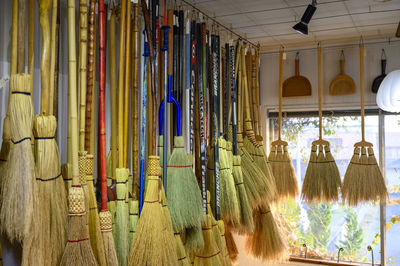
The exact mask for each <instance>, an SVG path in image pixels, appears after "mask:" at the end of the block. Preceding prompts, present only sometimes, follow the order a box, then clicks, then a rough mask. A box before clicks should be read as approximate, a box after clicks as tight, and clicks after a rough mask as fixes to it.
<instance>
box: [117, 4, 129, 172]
mask: <svg viewBox="0 0 400 266" xmlns="http://www.w3.org/2000/svg"><path fill="white" fill-rule="evenodd" d="M128 1H129V0H128ZM125 11H126V0H121V13H120V21H121V22H120V38H119V66H118V71H119V73H118V133H119V134H118V147H119V149H118V167H119V168H123V167H124V148H123V145H124V66H125V56H124V52H125Z"/></svg>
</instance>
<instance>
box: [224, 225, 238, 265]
mask: <svg viewBox="0 0 400 266" xmlns="http://www.w3.org/2000/svg"><path fill="white" fill-rule="evenodd" d="M225 241H226V248H227V250H228V255H229V258H230V259H231V261H232V263H233V264H237V260H238V254H239V251H238V249H237V246H236V243H235V240H234V239H233V235H232V231H231V230H230V229H229V226H225Z"/></svg>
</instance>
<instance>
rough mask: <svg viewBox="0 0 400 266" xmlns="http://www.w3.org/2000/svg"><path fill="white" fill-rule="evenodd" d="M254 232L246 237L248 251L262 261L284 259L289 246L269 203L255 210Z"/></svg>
mask: <svg viewBox="0 0 400 266" xmlns="http://www.w3.org/2000/svg"><path fill="white" fill-rule="evenodd" d="M254 222H255V228H254V233H253V234H252V235H249V236H248V237H247V239H246V244H245V248H246V250H247V252H249V253H250V254H252V255H253V256H255V257H256V258H259V259H261V260H262V261H271V262H272V261H282V260H283V259H284V258H285V257H286V255H287V254H286V252H287V249H288V248H287V246H286V241H285V239H284V238H283V236H282V234H281V231H280V229H279V227H278V225H277V224H276V222H275V219H274V217H273V215H272V212H271V208H270V207H269V205H268V204H267V203H265V204H263V205H262V206H260V207H259V208H257V209H256V210H255V211H254Z"/></svg>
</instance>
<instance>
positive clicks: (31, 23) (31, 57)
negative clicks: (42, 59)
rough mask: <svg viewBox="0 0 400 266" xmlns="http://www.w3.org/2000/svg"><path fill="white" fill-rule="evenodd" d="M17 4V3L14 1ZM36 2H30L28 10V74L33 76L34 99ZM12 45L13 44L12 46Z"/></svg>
mask: <svg viewBox="0 0 400 266" xmlns="http://www.w3.org/2000/svg"><path fill="white" fill-rule="evenodd" d="M14 2H15V1H14ZM34 41H35V0H29V8H28V73H29V75H31V88H32V93H31V97H32V99H33V81H34V71H35V51H34V47H35V43H34ZM11 45H12V44H11ZM12 49H13V48H11V50H12Z"/></svg>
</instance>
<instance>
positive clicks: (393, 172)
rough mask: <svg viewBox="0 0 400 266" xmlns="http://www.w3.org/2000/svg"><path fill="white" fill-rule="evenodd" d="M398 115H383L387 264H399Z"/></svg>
mask: <svg viewBox="0 0 400 266" xmlns="http://www.w3.org/2000/svg"><path fill="white" fill-rule="evenodd" d="M399 139H400V115H388V116H385V167H386V180H387V184H388V189H389V200H388V202H387V204H386V230H387V232H386V243H387V244H386V252H387V255H386V257H387V260H386V261H387V265H399V264H400V247H399V242H400V223H399V222H400V142H399Z"/></svg>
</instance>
